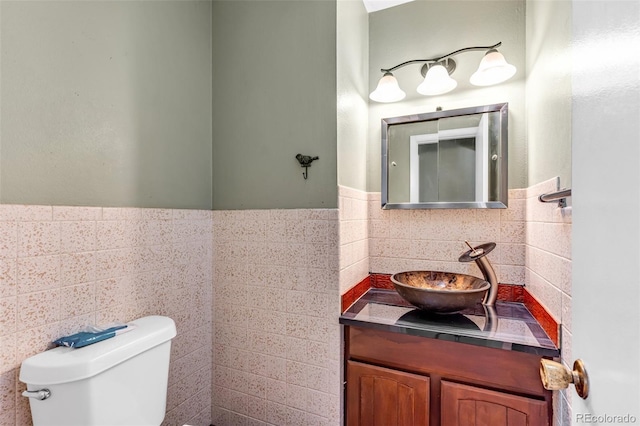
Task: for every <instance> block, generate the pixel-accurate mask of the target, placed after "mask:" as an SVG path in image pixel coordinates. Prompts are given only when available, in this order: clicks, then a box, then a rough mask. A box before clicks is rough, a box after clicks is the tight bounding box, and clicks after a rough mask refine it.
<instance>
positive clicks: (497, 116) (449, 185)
mask: <svg viewBox="0 0 640 426" xmlns="http://www.w3.org/2000/svg"><path fill="white" fill-rule="evenodd" d="M507 115H508V106H507V104H506V103H504V104H495V105H485V106H481V107H473V108H465V109H459V110H451V111H437V112H434V113H427V114H418V115H410V116H403V117H394V118H385V119H383V120H382V161H383V162H382V207H383V208H386V209H389V208H405V209H406V208H505V207H506V206H507Z"/></svg>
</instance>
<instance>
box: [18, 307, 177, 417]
mask: <svg viewBox="0 0 640 426" xmlns="http://www.w3.org/2000/svg"><path fill="white" fill-rule="evenodd" d="M130 324H134V325H135V326H136V327H135V328H134V329H133V330H131V331H128V332H126V333H123V334H121V335H118V336H116V337H113V338H110V339H107V340H103V341H101V342H98V343H95V344H92V345H89V346H85V347H83V348H67V347H57V348H55V349H51V350H48V351H45V352H42V353H40V354H37V355H34V356H32V357H30V358H28V359H26V360H24V361H23V362H22V367H21V369H20V381H21V382H24V383H26V384H27V391H26V392H24V393H23V395H24V396H27V397H29V403H30V405H31V415H32V418H33V424H34V426H58V425H59V426H134V425H135V426H158V425H160V424H161V423H162V421H163V419H164V416H165V409H166V400H167V383H168V378H169V355H170V352H171V339H173V337H175V335H176V327H175V324H174V322H173V320H172V319H171V318H167V317H162V316H148V317H144V318H140V319H137V320H135V321H132V322H131V323H130Z"/></svg>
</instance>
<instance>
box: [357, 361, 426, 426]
mask: <svg viewBox="0 0 640 426" xmlns="http://www.w3.org/2000/svg"><path fill="white" fill-rule="evenodd" d="M347 426H429V378H428V377H425V376H419V375H417V374H411V373H405V372H403V371H398V370H392V369H389V368H382V367H376V366H374V365H368V364H362V363H359V362H355V361H348V362H347Z"/></svg>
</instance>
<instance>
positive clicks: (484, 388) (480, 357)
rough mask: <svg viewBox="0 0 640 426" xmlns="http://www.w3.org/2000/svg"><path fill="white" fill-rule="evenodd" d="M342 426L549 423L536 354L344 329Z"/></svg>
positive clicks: (547, 394)
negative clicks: (344, 381)
mask: <svg viewBox="0 0 640 426" xmlns="http://www.w3.org/2000/svg"><path fill="white" fill-rule="evenodd" d="M345 356H346V366H345V368H346V416H345V418H346V425H347V426H364V425H380V426H418V425H419V426H427V425H428V426H481V425H487V426H516V425H517V426H520V425H522V426H525V425H527V426H549V425H550V424H551V422H552V402H551V392H550V391H547V390H545V389H544V388H543V387H542V383H541V380H540V377H539V363H540V358H541V357H540V356H539V355H535V354H532V353H525V352H518V351H510V350H504V349H501V348H492V347H483V346H478V345H472V344H468V343H460V342H455V341H447V340H439V339H431V338H425V337H421V336H413V335H409V334H402V333H395V332H389V331H383V330H378V329H370V328H361V327H354V326H346V327H345Z"/></svg>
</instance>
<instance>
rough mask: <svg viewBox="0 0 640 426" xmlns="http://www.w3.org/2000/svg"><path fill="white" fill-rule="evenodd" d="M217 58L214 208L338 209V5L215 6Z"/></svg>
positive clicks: (264, 3)
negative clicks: (309, 159)
mask: <svg viewBox="0 0 640 426" xmlns="http://www.w3.org/2000/svg"><path fill="white" fill-rule="evenodd" d="M213 58H214V59H213V208H214V209H253V208H257V209H271V208H323V207H326V208H335V207H337V202H338V200H337V147H336V132H337V130H336V114H337V112H336V2H335V1H241V0H240V1H214V2H213ZM298 153H301V154H305V155H313V156H319V157H320V159H319V160H317V161H315V162H314V163H313V165H312V166H311V167H310V168H309V170H308V171H309V178H308V179H307V180H304V179H303V177H302V172H303V170H304V169H302V168H301V167H300V165H299V164H298V161H297V160H296V159H295V155H296V154H298Z"/></svg>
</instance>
